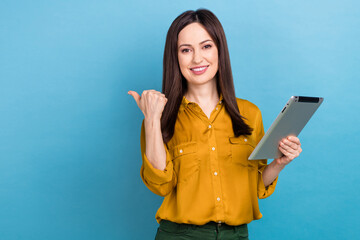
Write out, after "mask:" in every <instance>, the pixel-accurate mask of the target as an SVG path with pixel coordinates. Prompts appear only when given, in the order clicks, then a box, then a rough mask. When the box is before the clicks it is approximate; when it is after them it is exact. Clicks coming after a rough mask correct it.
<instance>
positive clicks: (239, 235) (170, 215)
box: [129, 9, 302, 240]
mask: <svg viewBox="0 0 360 240" xmlns="http://www.w3.org/2000/svg"><path fill="white" fill-rule="evenodd" d="M163 70H164V71H163V86H162V92H163V93H160V92H157V91H155V90H147V91H144V92H143V93H142V95H141V97H140V96H139V94H137V93H136V92H134V91H129V94H130V95H132V96H133V97H134V99H135V101H136V103H137V104H138V106H139V108H140V109H141V111H142V112H143V113H144V116H145V119H144V121H143V124H142V129H141V151H142V158H143V164H142V167H141V177H142V179H143V181H144V183H145V184H146V186H147V187H148V188H149V189H150V190H151V191H152V192H154V193H155V194H158V195H160V196H164V201H163V203H162V205H161V207H160V208H159V210H158V212H157V214H156V219H157V221H158V222H159V223H160V226H159V228H158V232H157V235H156V239H167V240H170V239H248V230H247V224H248V223H250V222H251V221H252V220H254V219H260V218H261V217H262V215H261V213H260V211H259V205H258V198H266V197H268V196H269V195H271V194H272V193H273V191H274V189H275V185H276V181H277V177H278V174H279V172H280V171H281V170H282V169H283V168H284V167H285V166H286V165H287V164H288V163H289V162H291V161H292V160H293V159H294V158H295V157H297V156H298V155H299V154H300V152H301V151H302V150H301V147H300V141H299V139H298V138H297V137H287V138H284V139H283V140H282V141H281V142H280V144H279V149H280V151H281V152H282V153H283V154H284V156H283V157H281V158H278V159H275V160H274V161H272V162H271V163H270V164H268V165H267V161H266V160H259V161H249V160H247V159H248V157H249V155H250V153H251V151H252V150H253V149H254V147H255V146H256V144H257V143H258V142H259V141H260V139H261V138H262V136H263V135H264V130H263V124H262V118H261V113H260V110H259V109H258V108H257V107H256V106H255V105H254V104H252V103H250V102H249V101H246V100H243V99H239V98H236V97H235V90H234V85H233V78H232V72H231V66H230V59H229V53H228V48H227V43H226V38H225V34H224V31H223V28H222V26H221V24H220V22H219V20H218V19H217V18H216V16H215V15H214V14H213V13H212V12H210V11H208V10H205V9H199V10H197V11H187V12H184V13H182V14H181V15H180V16H178V17H177V18H176V19H175V20H174V22H173V23H172V25H171V26H170V28H169V31H168V34H167V38H166V43H165V52H164V69H163Z"/></svg>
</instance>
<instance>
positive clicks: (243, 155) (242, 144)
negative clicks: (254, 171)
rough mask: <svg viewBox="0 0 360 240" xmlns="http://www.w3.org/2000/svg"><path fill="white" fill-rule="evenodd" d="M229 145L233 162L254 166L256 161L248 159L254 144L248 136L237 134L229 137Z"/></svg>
mask: <svg viewBox="0 0 360 240" xmlns="http://www.w3.org/2000/svg"><path fill="white" fill-rule="evenodd" d="M229 141H230V145H231V161H232V163H233V164H236V165H242V166H244V167H249V168H256V167H257V166H256V164H257V161H251V160H248V158H249V156H250V154H251V153H252V151H253V150H254V148H255V146H254V144H253V143H252V141H251V139H250V138H247V137H244V136H242V135H241V136H239V137H230V138H229Z"/></svg>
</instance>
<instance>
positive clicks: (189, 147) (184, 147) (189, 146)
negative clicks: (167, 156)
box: [171, 142, 196, 158]
mask: <svg viewBox="0 0 360 240" xmlns="http://www.w3.org/2000/svg"><path fill="white" fill-rule="evenodd" d="M195 152H196V142H189V143H182V144H179V145H176V146H175V147H174V148H173V149H172V150H171V153H172V155H173V156H174V158H177V157H180V156H183V155H187V154H190V153H195Z"/></svg>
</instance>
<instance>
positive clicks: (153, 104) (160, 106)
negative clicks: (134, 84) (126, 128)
mask: <svg viewBox="0 0 360 240" xmlns="http://www.w3.org/2000/svg"><path fill="white" fill-rule="evenodd" d="M128 94H129V95H131V96H133V98H134V100H135V101H136V103H137V105H138V107H139V108H140V110H141V111H142V112H143V114H144V116H145V118H146V119H161V115H162V112H163V111H164V107H165V105H166V103H167V98H166V97H165V94H162V93H161V92H158V91H155V90H145V91H143V92H142V94H141V97H140V95H139V94H138V93H137V92H135V91H129V92H128Z"/></svg>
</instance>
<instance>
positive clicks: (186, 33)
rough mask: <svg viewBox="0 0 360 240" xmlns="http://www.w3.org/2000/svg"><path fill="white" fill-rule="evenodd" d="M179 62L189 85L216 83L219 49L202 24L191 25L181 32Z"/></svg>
mask: <svg viewBox="0 0 360 240" xmlns="http://www.w3.org/2000/svg"><path fill="white" fill-rule="evenodd" d="M178 60H179V65H180V70H181V73H182V75H183V76H184V77H185V79H186V80H187V82H188V84H194V85H202V84H205V83H208V82H209V81H216V79H215V75H216V73H217V71H218V49H217V47H216V45H215V43H214V41H213V39H212V38H211V37H210V35H209V34H208V32H207V31H206V29H205V28H204V27H203V26H202V25H201V24H200V23H191V24H189V25H187V26H186V27H185V28H183V29H182V30H181V31H180V33H179V35H178Z"/></svg>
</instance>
